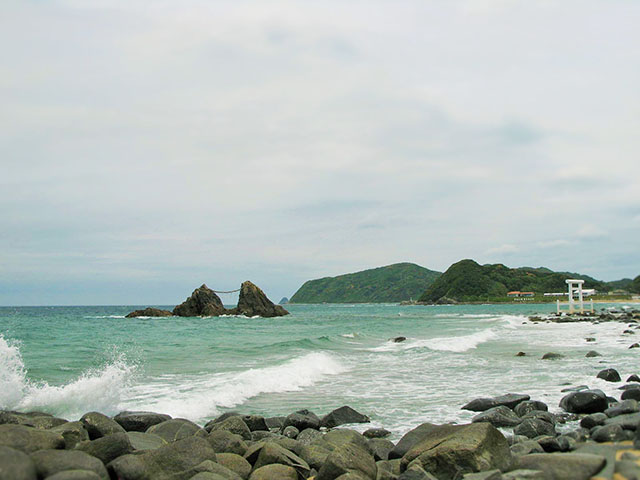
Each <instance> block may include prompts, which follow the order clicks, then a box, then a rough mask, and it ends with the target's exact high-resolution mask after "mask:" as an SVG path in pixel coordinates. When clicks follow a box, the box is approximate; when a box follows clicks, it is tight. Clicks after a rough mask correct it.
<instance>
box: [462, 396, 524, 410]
mask: <svg viewBox="0 0 640 480" xmlns="http://www.w3.org/2000/svg"><path fill="white" fill-rule="evenodd" d="M530 399H531V397H530V396H529V395H522V394H518V393H507V394H506V395H500V396H497V397H493V398H476V399H475V400H472V401H470V402H469V403H467V404H466V405H465V406H463V407H462V409H463V410H471V411H473V412H484V411H485V410H489V409H490V408H494V407H499V406H501V405H503V406H505V407H509V408H511V409H513V408H515V406H516V405H518V404H519V403H520V402H524V401H526V400H530Z"/></svg>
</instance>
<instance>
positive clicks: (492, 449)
mask: <svg viewBox="0 0 640 480" xmlns="http://www.w3.org/2000/svg"><path fill="white" fill-rule="evenodd" d="M510 461H511V452H510V451H509V444H508V443H507V440H506V439H505V438H504V436H503V435H502V434H501V433H500V432H499V431H498V430H497V429H496V428H495V427H494V426H493V425H491V424H489V423H484V422H482V423H471V424H467V425H440V426H437V427H436V428H435V429H433V430H432V431H431V432H430V433H429V435H428V436H427V438H425V439H424V440H422V441H421V442H420V443H418V444H417V445H416V446H414V447H413V448H412V449H411V450H409V451H408V452H407V453H406V454H405V455H404V456H403V457H402V461H401V463H400V469H401V470H402V471H404V470H406V469H407V467H409V466H410V465H411V464H412V463H414V462H415V463H417V464H418V465H419V466H421V467H422V468H423V469H424V470H425V471H427V472H429V473H431V474H432V475H433V476H435V477H436V478H438V479H448V478H458V477H460V476H462V475H463V474H465V473H473V472H480V471H485V470H491V469H495V468H497V469H499V470H503V469H506V468H507V466H508V465H509V463H510Z"/></svg>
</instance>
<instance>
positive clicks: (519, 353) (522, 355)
mask: <svg viewBox="0 0 640 480" xmlns="http://www.w3.org/2000/svg"><path fill="white" fill-rule="evenodd" d="M526 355H527V354H526V353H524V352H518V353H516V357H526Z"/></svg>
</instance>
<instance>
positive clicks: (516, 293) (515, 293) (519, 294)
mask: <svg viewBox="0 0 640 480" xmlns="http://www.w3.org/2000/svg"><path fill="white" fill-rule="evenodd" d="M534 296H535V293H534V292H520V291H513V292H508V293H507V297H510V298H520V297H534Z"/></svg>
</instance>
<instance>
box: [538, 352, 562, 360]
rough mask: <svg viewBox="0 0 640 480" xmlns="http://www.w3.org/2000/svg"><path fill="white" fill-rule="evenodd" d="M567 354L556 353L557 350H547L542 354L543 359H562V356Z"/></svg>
mask: <svg viewBox="0 0 640 480" xmlns="http://www.w3.org/2000/svg"><path fill="white" fill-rule="evenodd" d="M564 357H565V356H564V355H562V354H561V353H556V352H547V353H545V354H544V355H542V360H560V359H561V358H564Z"/></svg>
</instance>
